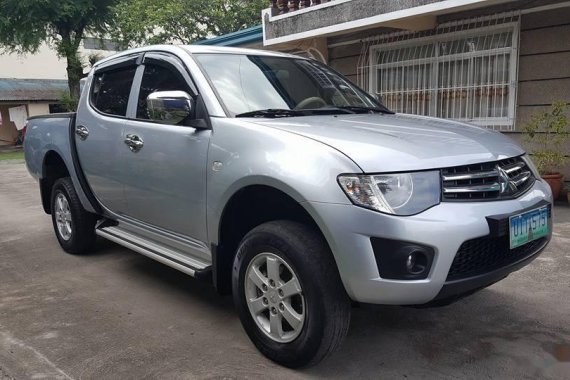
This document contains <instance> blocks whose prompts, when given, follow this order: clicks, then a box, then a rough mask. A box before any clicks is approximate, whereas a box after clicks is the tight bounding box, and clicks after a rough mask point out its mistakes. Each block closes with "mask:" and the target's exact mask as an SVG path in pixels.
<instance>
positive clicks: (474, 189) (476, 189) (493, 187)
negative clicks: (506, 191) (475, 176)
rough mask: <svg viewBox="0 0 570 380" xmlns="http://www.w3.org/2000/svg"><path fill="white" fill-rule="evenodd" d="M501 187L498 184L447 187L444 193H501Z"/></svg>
mask: <svg viewBox="0 0 570 380" xmlns="http://www.w3.org/2000/svg"><path fill="white" fill-rule="evenodd" d="M500 190H501V185H499V184H498V183H497V182H495V183H492V184H490V185H473V186H463V187H445V188H443V192H444V193H445V194H456V193H481V192H488V191H500Z"/></svg>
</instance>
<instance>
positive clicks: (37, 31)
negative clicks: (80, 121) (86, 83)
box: [0, 0, 119, 97]
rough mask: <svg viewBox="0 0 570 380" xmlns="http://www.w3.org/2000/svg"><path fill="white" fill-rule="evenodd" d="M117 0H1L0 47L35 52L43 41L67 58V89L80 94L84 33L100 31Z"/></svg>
mask: <svg viewBox="0 0 570 380" xmlns="http://www.w3.org/2000/svg"><path fill="white" fill-rule="evenodd" d="M118 1H119V0H0V48H2V49H3V50H5V51H7V52H16V53H35V52H37V50H38V48H39V47H40V46H41V44H42V43H47V44H48V45H50V46H52V47H54V48H55V49H56V50H57V52H58V54H59V56H60V57H64V58H66V59H67V76H68V83H69V90H70V93H71V94H72V96H73V97H79V80H80V79H81V78H82V76H83V65H82V62H81V59H80V57H79V56H78V54H77V50H78V48H79V44H80V43H81V40H82V38H83V36H84V33H85V32H89V33H91V34H102V33H105V32H106V30H107V26H108V24H109V22H110V21H111V18H112V16H113V13H112V11H111V7H112V6H114V5H115V4H117V3H118Z"/></svg>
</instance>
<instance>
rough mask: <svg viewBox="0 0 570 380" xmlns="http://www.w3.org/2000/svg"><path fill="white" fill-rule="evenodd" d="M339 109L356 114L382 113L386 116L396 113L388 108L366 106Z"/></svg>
mask: <svg viewBox="0 0 570 380" xmlns="http://www.w3.org/2000/svg"><path fill="white" fill-rule="evenodd" d="M338 108H340V109H343V110H349V111H352V112H354V113H361V112H380V113H386V114H390V115H391V114H394V113H395V112H392V111H390V110H389V109H388V108H378V107H365V106H339V107H338Z"/></svg>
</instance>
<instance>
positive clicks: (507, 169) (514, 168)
mask: <svg viewBox="0 0 570 380" xmlns="http://www.w3.org/2000/svg"><path fill="white" fill-rule="evenodd" d="M525 166H526V165H525V164H524V163H522V162H515V163H514V164H510V165H505V166H503V167H502V169H503V170H504V171H505V172H507V174H511V173H512V172H516V171H517V170H521V169H524V167H525Z"/></svg>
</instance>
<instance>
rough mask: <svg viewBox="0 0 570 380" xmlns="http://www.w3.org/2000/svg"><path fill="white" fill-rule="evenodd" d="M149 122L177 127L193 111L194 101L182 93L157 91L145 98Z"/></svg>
mask: <svg viewBox="0 0 570 380" xmlns="http://www.w3.org/2000/svg"><path fill="white" fill-rule="evenodd" d="M146 106H147V112H148V117H149V119H150V120H153V121H156V122H159V123H162V124H172V125H178V124H180V123H181V122H183V121H184V120H186V119H187V118H188V117H189V116H190V115H192V112H193V111H194V99H192V97H191V96H190V95H189V94H188V93H186V92H184V91H157V92H153V93H152V94H150V95H149V96H148V97H147V98H146Z"/></svg>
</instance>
